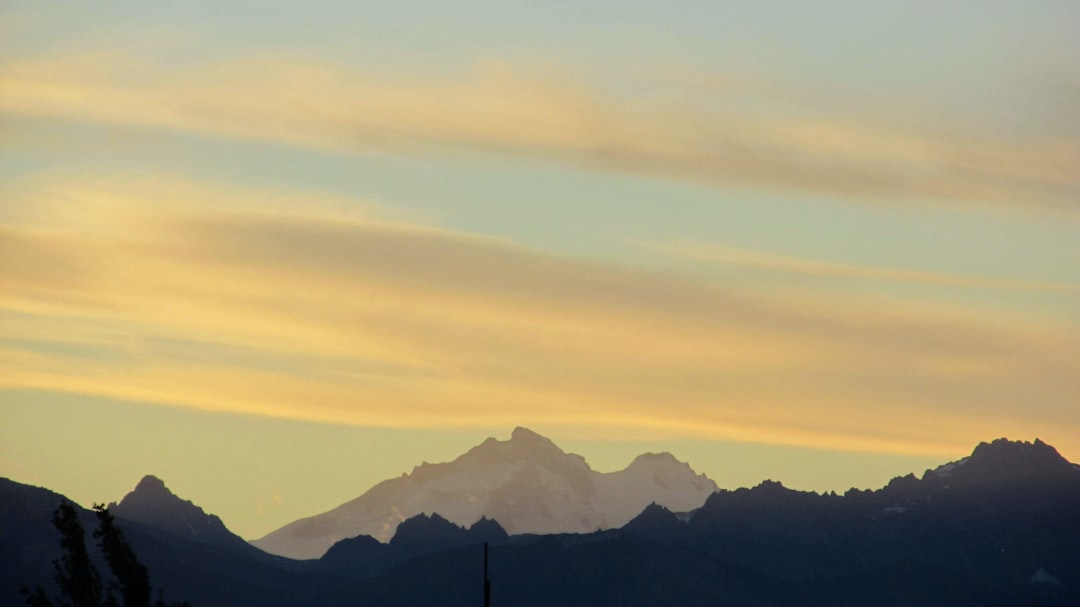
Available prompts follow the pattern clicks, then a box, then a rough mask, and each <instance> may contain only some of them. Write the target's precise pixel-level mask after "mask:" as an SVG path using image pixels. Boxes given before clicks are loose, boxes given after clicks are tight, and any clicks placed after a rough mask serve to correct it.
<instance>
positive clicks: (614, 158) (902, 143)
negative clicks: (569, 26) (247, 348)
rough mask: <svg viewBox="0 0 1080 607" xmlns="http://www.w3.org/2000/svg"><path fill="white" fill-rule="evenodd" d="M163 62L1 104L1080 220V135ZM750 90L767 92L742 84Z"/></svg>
mask: <svg viewBox="0 0 1080 607" xmlns="http://www.w3.org/2000/svg"><path fill="white" fill-rule="evenodd" d="M164 63H165V62H160V63H155V62H154V61H153V59H149V58H136V57H132V56H129V55H124V54H119V53H109V52H100V53H80V54H79V55H78V56H53V57H38V58H31V59H25V60H22V61H14V60H11V61H8V62H6V63H5V64H3V65H2V66H0V90H2V91H3V95H0V111H2V112H3V113H5V114H7V115H9V116H35V117H46V118H56V119H63V120H75V121H93V122H101V123H107V124H120V125H132V126H139V127H146V128H154V129H175V130H180V131H191V132H198V133H207V134H212V135H216V136H220V137H237V138H246V139H258V140H268V141H278V142H283V143H286V144H292V145H301V146H315V147H322V148H331V149H338V150H354V149H363V150H386V151H393V152H398V153H435V152H438V151H440V150H441V151H446V150H481V151H486V152H495V153H504V154H512V155H517V156H519V157H541V158H550V159H555V160H558V161H562V162H566V163H570V164H572V165H575V166H580V167H585V168H600V169H605V170H615V171H625V172H631V173H640V174H648V175H659V176H665V177H671V178H675V179H690V180H695V181H704V182H708V183H717V184H723V185H735V186H746V187H766V188H783V189H789V190H799V191H802V192H807V193H817V194H819V195H827V196H841V197H847V198H849V199H859V200H864V199H868V200H888V201H892V202H894V203H902V204H907V203H910V202H912V201H922V202H924V203H932V202H942V201H954V202H955V201H960V202H965V203H971V204H991V205H1002V204H1004V205H1012V206H1016V207H1022V208H1039V209H1055V210H1058V211H1065V212H1068V213H1070V214H1072V213H1075V212H1076V201H1077V200H1078V199H1080V177H1078V175H1080V171H1077V167H1080V143H1078V142H1077V141H1076V140H1075V137H1074V136H1071V135H1069V134H1068V133H1065V134H1063V135H1061V136H1060V137H1058V138H1047V137H1046V136H1045V135H1043V136H1039V137H1034V136H1033V137H1030V138H1023V137H1018V136H1014V137H1012V138H1005V137H1003V136H995V135H990V134H987V133H969V134H966V135H965V134H956V133H946V132H942V131H940V130H934V129H930V128H925V129H921V130H919V129H917V128H913V127H911V126H910V125H907V124H905V126H903V127H890V126H888V124H887V123H885V122H884V121H872V120H861V121H860V120H856V119H853V118H843V117H841V116H840V115H836V116H828V115H815V116H814V117H806V116H801V115H800V113H799V112H798V111H788V112H785V111H780V110H775V111H768V112H765V111H751V110H748V109H747V106H748V105H751V106H752V105H753V104H747V103H746V102H745V99H744V100H743V101H742V102H741V103H737V104H733V105H731V106H728V105H725V104H724V103H723V98H724V97H723V96H716V95H710V96H709V101H703V102H702V103H697V100H695V99H690V100H684V101H674V100H672V99H666V100H658V99H657V98H656V96H652V97H645V96H642V97H638V96H635V95H633V94H631V93H623V94H618V95H616V94H612V93H605V92H604V91H602V90H600V89H599V88H597V87H592V86H590V85H588V84H587V83H586V81H585V80H584V79H582V78H580V77H575V76H570V75H569V73H568V72H565V71H564V72H561V71H560V70H558V69H550V68H548V69H544V70H539V69H536V68H535V66H521V65H510V64H499V63H490V64H483V65H480V66H478V67H475V68H474V69H467V70H465V71H464V72H462V73H460V74H445V73H444V74H441V75H438V76H426V77H420V76H415V77H404V76H400V75H388V74H385V73H380V72H378V71H376V70H366V71H365V70H363V69H357V68H352V67H350V68H345V67H341V66H339V65H335V64H332V63H328V62H321V61H317V60H298V59H295V58H292V57H250V56H249V57H246V58H242V59H241V58H234V59H225V60H220V61H215V62H205V63H197V64H182V65H172V64H169V65H168V66H166V65H164ZM740 85H741V86H752V85H746V84H741V81H735V83H734V84H731V85H730V86H736V87H737V86H740ZM744 93H745V92H744ZM755 94H761V95H768V94H770V93H769V89H768V87H764V88H762V89H760V90H758V91H751V92H750V93H749V96H751V97H753V95H755ZM744 96H745V94H744ZM661 99H662V98H661ZM718 100H719V101H718ZM766 101H767V100H766ZM785 104H786V105H790V102H789V101H785ZM759 105H760V106H761V107H765V106H768V105H769V104H767V103H762V104H759Z"/></svg>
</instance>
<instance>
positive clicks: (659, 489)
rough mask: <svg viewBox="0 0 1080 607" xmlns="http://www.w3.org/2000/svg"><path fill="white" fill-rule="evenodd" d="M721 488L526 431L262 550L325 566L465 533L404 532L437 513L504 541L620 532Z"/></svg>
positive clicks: (301, 523) (668, 468)
mask: <svg viewBox="0 0 1080 607" xmlns="http://www.w3.org/2000/svg"><path fill="white" fill-rule="evenodd" d="M716 489H717V487H716V483H714V482H713V481H712V480H710V479H709V478H708V477H706V476H705V475H702V474H696V473H695V472H694V471H693V470H692V469H691V468H690V466H689V465H688V464H686V463H684V462H680V461H678V460H677V459H675V457H674V456H673V455H671V454H670V453H649V454H645V455H644V456H641V457H638V458H637V459H635V460H634V462H633V463H632V464H631V465H630V466H628V467H627V468H625V469H623V470H619V471H616V472H598V471H595V470H593V469H592V468H591V467H590V466H589V464H588V463H587V462H586V461H585V458H584V457H582V456H581V455H577V454H574V453H566V452H565V451H563V450H562V449H561V448H560V447H559V446H558V445H556V444H555V443H554V442H553V441H552V440H551V439H549V438H547V437H545V436H542V435H540V434H538V433H537V432H534V431H532V430H530V429H528V428H525V427H522V426H518V427H516V428H514V429H513V431H512V432H511V433H510V438H509V439H506V440H499V439H496V438H488V439H486V440H484V441H483V442H482V443H480V444H478V445H476V446H475V447H472V448H471V449H469V450H468V451H467V452H466V453H464V454H463V455H461V456H459V457H458V458H456V459H454V460H453V461H450V462H445V463H435V464H423V465H421V466H417V467H416V468H414V469H413V471H412V472H411V473H410V474H406V475H402V476H401V477H398V478H395V479H389V480H386V481H383V482H382V483H379V484H378V485H376V486H375V487H372V488H371V489H370V490H369V491H368V492H366V493H364V494H363V495H361V496H359V497H357V498H355V499H353V500H351V501H349V502H347V503H345V504H342V505H341V506H339V507H338V508H336V509H334V510H331V511H329V512H326V513H323V514H319V515H316V516H313V517H309V518H306V519H301V520H298V521H294V522H293V523H290V524H289V525H286V526H285V527H282V528H281V529H279V530H277V531H275V532H273V533H271V534H269V535H267V536H265V537H263V538H260V539H258V540H255V541H254V542H253V543H254V544H255V545H256V546H259V547H260V548H262V549H264V550H266V551H268V552H271V553H274V554H280V555H283V556H290V557H293V558H318V557H319V556H321V555H322V554H324V553H325V552H326V550H327V549H328V548H329V547H330V546H332V545H334V543H335V542H337V541H338V540H341V539H344V538H347V537H354V536H356V535H371V536H372V537H374V538H376V539H378V540H380V541H383V542H387V541H398V542H400V541H403V540H396V539H392V538H397V537H398V535H397V534H396V532H395V530H398V531H397V533H402V534H404V535H402V536H401V537H402V538H407V537H409V536H410V535H417V534H418V535H421V536H427V535H428V533H429V532H430V533H433V534H438V533H440V531H439V530H440V529H441V530H442V531H441V532H445V533H457V531H453V530H450V527H449V526H447V524H442V523H440V522H439V521H438V520H436V521H434V522H432V520H431V518H430V517H427V518H420V519H417V520H415V521H412V522H411V523H409V524H407V525H406V526H405V529H404V530H400V528H399V526H400V525H405V524H406V523H404V522H402V521H406V519H409V518H410V517H415V516H416V515H417V514H420V513H423V512H427V513H435V512H437V513H438V514H439V515H440V518H444V519H445V521H444V523H445V522H446V521H449V523H448V524H449V525H450V526H458V527H461V526H462V525H467V524H469V523H473V522H474V521H477V520H478V519H480V522H479V523H477V524H478V525H479V529H478V530H477V532H480V531H484V532H485V533H487V532H492V533H494V536H499V535H501V534H502V533H507V532H508V533H512V534H527V533H563V532H565V533H587V532H592V531H595V530H597V529H611V528H614V527H619V526H621V525H623V524H625V523H626V522H628V521H630V520H631V519H632V518H634V517H635V516H636V515H638V514H639V513H640V512H641V510H642V509H643V508H644V507H645V506H647V505H648V504H649V503H650V502H657V503H661V504H663V505H665V506H666V507H668V508H672V509H675V510H678V511H686V510H692V509H694V508H697V507H699V506H700V505H701V504H702V503H704V501H705V499H706V498H707V497H708V495H709V494H710V493H712V492H713V491H716ZM482 517H487V518H489V519H494V520H495V521H498V524H497V525H494V524H488V523H485V522H484V520H483V518H482ZM406 522H407V521H406ZM474 526H475V525H474ZM429 527H430V528H429ZM420 531H423V533H420Z"/></svg>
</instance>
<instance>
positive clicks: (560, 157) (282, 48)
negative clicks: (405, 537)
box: [0, 0, 1080, 538]
mask: <svg viewBox="0 0 1080 607" xmlns="http://www.w3.org/2000/svg"><path fill="white" fill-rule="evenodd" d="M1077 31H1080V3H1078V2H1075V1H1074V0H1036V1H1030V0H1028V1H1024V2H1020V1H1017V2H1006V1H996V0H978V1H975V0H956V1H953V2H947V3H946V2H934V3H930V2H918V1H911V0H906V1H903V2H856V1H850V2H837V1H831V2H742V1H734V2H681V1H680V2H676V1H667V2H639V1H636V0H634V1H629V2H595V1H592V0H575V1H573V2H564V1H561V0H559V1H553V2H506V1H504V2H480V1H475V0H474V1H468V2H442V1H438V2H420V1H417V2H382V1H373V2H303V3H299V2H281V1H274V0H260V1H259V2H219V1H214V2H209V1H207V2H197V1H188V2H171V3H161V2H146V1H145V0H139V1H135V0H132V1H130V2H81V3H79V2H72V3H65V2H47V3H43V2H23V1H18V0H7V1H5V2H4V3H3V4H2V5H0V475H2V476H8V477H11V478H13V479H14V480H17V481H20V482H25V483H32V484H38V485H44V486H47V487H49V488H51V489H54V490H57V491H60V492H62V493H65V494H67V495H68V496H69V497H71V498H73V499H76V500H79V501H80V502H82V503H84V504H86V505H88V504H89V503H90V502H93V501H110V500H118V499H119V498H121V497H122V496H123V494H124V493H125V492H127V491H129V490H130V489H131V488H132V487H134V485H135V483H136V482H137V481H138V479H139V478H140V477H141V476H142V475H143V474H147V473H152V474H156V475H158V476H160V477H161V478H163V479H164V480H165V482H166V483H167V484H168V485H169V487H170V488H172V489H173V490H174V491H176V492H177V493H178V494H180V495H181V496H183V497H185V498H187V499H191V500H193V501H194V502H195V503H197V504H198V505H200V506H202V507H203V508H205V509H206V510H208V511H209V512H212V513H215V514H218V515H219V516H221V517H222V519H223V520H224V521H225V523H226V524H227V525H228V526H229V527H230V528H231V529H233V530H234V531H236V532H237V533H239V534H241V535H243V536H244V537H247V538H254V537H258V536H261V535H263V534H265V533H267V532H269V531H271V530H273V529H275V528H277V527H279V526H281V525H283V524H285V523H287V522H290V521H292V520H294V519H296V518H299V517H301V516H307V515H311V514H315V513H317V512H321V511H324V510H327V509H329V508H332V507H334V506H337V505H338V504H340V503H342V502H344V501H346V500H348V499H351V498H353V497H356V496H358V495H360V494H361V493H362V492H363V491H365V490H366V489H368V488H369V487H370V486H371V485H372V484H374V483H375V482H377V481H379V480H382V479H385V478H388V477H393V476H397V475H400V474H401V473H403V472H407V471H409V470H411V468H412V467H413V466H414V465H417V464H419V463H420V462H421V461H423V460H427V461H432V462H434V461H445V460H447V459H450V458H452V457H454V456H455V455H457V454H458V453H460V452H462V451H464V450H465V449H467V448H468V447H470V446H472V445H474V444H476V443H479V442H480V441H481V440H483V439H484V438H485V437H487V436H496V437H498V438H500V439H505V438H507V437H508V436H509V433H510V431H511V429H512V428H513V427H514V426H526V427H529V428H532V429H533V430H536V431H538V432H540V433H542V434H544V435H546V436H548V437H550V438H552V439H553V440H554V441H555V442H556V443H557V444H559V445H560V446H562V447H563V448H565V449H567V450H571V451H574V452H577V453H580V454H582V455H584V456H585V458H586V459H587V460H588V461H589V462H590V463H591V464H592V465H593V467H594V468H597V469H600V470H614V469H618V468H622V467H624V466H625V465H627V464H628V463H629V462H630V460H631V459H632V458H633V456H634V455H636V454H638V453H640V452H643V451H662V450H665V451H671V452H672V453H674V454H675V455H676V456H677V457H679V458H681V459H685V460H688V461H689V462H690V463H691V464H692V465H693V467H694V468H695V469H696V470H697V471H698V472H704V473H706V474H708V475H709V476H710V477H711V478H712V479H714V480H715V481H716V482H717V483H718V484H719V485H720V486H721V487H737V486H742V485H753V484H756V483H757V482H759V481H761V480H762V479H765V478H773V479H776V480H780V481H782V482H784V483H785V484H787V485H789V486H792V487H795V488H799V489H814V490H830V489H834V490H838V491H842V490H844V489H846V488H847V487H850V486H852V485H855V486H860V487H877V486H880V485H882V484H884V483H885V482H887V481H888V479H889V478H891V477H892V476H896V475H900V474H906V473H908V472H916V473H921V472H922V470H924V469H925V468H927V467H929V466H933V465H936V464H940V463H944V462H945V461H949V460H953V459H957V458H959V457H962V456H964V455H966V454H967V453H968V452H970V450H971V448H972V447H973V446H974V445H975V444H976V443H978V442H979V441H981V440H990V439H992V438H995V437H999V436H1007V437H1009V438H1013V439H1024V440H1032V439H1034V438H1035V437H1039V438H1041V439H1043V440H1044V441H1046V442H1049V443H1050V444H1052V445H1055V446H1056V447H1058V449H1059V450H1060V451H1061V452H1062V454H1063V455H1064V456H1065V457H1067V458H1069V459H1070V460H1072V461H1080V36H1077V35H1076V32H1077Z"/></svg>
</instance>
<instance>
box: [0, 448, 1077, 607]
mask: <svg viewBox="0 0 1080 607" xmlns="http://www.w3.org/2000/svg"><path fill="white" fill-rule="evenodd" d="M523 439H527V440H523ZM541 440H546V439H542V437H538V436H537V435H535V434H528V435H526V434H522V432H520V431H519V432H516V433H515V438H512V439H511V440H510V441H488V442H485V443H484V444H483V445H481V446H479V447H477V448H475V449H473V450H472V451H470V452H469V454H466V455H465V456H462V458H459V460H458V461H460V460H462V459H466V458H467V457H469V455H470V454H474V455H473V456H472V457H475V458H477V459H478V460H483V459H484V458H483V457H480V455H483V456H490V455H491V454H492V453H493V452H498V451H500V450H505V451H508V452H514V453H518V454H519V455H520V454H522V453H527V454H529V455H535V454H537V453H547V454H548V455H549V456H552V457H553V458H554V459H553V462H557V461H564V459H563V457H555V456H557V455H558V453H561V452H558V453H557V451H558V450H557V448H554V445H551V444H550V441H547V443H548V447H547V448H545V449H539V448H538V445H540V444H541ZM522 442H524V444H521V443H522ZM485 446H486V448H485ZM534 449H535V450H534ZM475 453H479V455H475ZM563 456H565V457H566V458H569V459H570V460H574V458H575V456H566V454H563ZM639 459H640V458H639ZM644 459H645V464H648V466H647V465H644V464H638V465H637V466H636V467H637V468H638V472H637V473H638V474H644V475H645V476H647V477H649V478H651V479H652V480H653V481H655V482H656V484H658V485H659V484H661V483H660V482H659V481H657V480H656V478H654V477H653V476H650V474H659V478H663V474H665V473H666V472H667V471H668V467H667V464H664V465H660V466H653V467H649V466H652V464H653V463H654V462H652V461H650V460H658V461H661V462H663V461H665V460H667V459H668V458H666V457H664V456H650V457H646V458H644ZM497 460H498V461H502V458H501V457H500V458H497ZM532 464H533V465H536V466H539V464H536V463H532ZM549 464H552V465H553V463H552V462H549ZM439 466H450V464H442V465H439ZM427 467H429V466H422V467H421V468H419V469H423V468H427ZM630 468H631V469H634V468H635V466H631V467H630ZM569 470H580V468H579V467H578V466H576V465H575V466H572V467H571V468H569ZM645 471H652V472H651V473H650V474H646V473H645ZM415 474H416V473H415V472H414V474H413V475H411V476H415ZM552 474H555V473H554V472H552ZM594 474H595V473H594ZM556 476H558V477H559V478H562V477H561V476H559V475H556ZM583 478H589V477H587V476H586V477H583ZM639 478H640V477H639ZM395 480H398V479H395ZM626 482H631V481H626ZM665 482H666V481H665ZM582 486H584V485H582ZM564 488H565V487H564ZM599 491H600V490H599V489H598V490H597V492H598V493H599ZM575 495H576V494H575ZM565 497H566V496H565V495H563V496H562V497H561V498H560V499H562V498H565ZM61 499H63V497H62V496H61V495H59V494H57V493H53V492H52V491H49V490H47V489H41V488H37V487H31V486H28V485H22V484H19V483H17V482H14V481H11V480H7V479H0V522H2V523H3V524H0V604H3V605H8V604H11V605H15V604H19V603H21V602H22V600H21V599H20V598H19V597H18V594H17V592H16V589H17V588H18V585H19V584H24V583H25V584H29V585H31V586H33V585H36V584H42V585H44V586H45V587H46V588H50V587H51V576H52V568H51V565H50V563H51V561H52V560H53V559H56V558H58V556H59V554H60V552H59V547H58V546H57V539H58V536H57V533H56V530H55V529H53V528H52V525H51V524H50V517H51V514H52V511H53V510H54V509H55V508H56V505H57V504H58V503H59V501H60V500H61ZM447 503H450V504H453V503H455V502H452V501H451V502H447ZM554 503H561V502H554ZM568 503H571V504H573V503H574V502H573V501H571V502H568ZM111 509H112V511H113V512H114V514H115V515H116V517H117V520H118V521H119V522H120V524H121V526H122V528H123V530H124V533H125V535H127V537H128V538H129V540H130V542H131V544H132V546H133V547H134V548H135V550H136V553H137V554H138V555H139V557H140V559H142V561H143V562H144V563H145V564H146V565H147V567H148V569H149V571H150V575H151V578H152V582H153V584H154V587H155V588H163V589H164V590H165V595H166V597H167V598H169V599H186V600H189V601H191V602H192V604H193V605H194V606H195V607H225V606H229V607H247V606H250V607H255V606H256V605H258V606H260V607H261V606H281V607H284V606H286V605H288V606H293V607H296V606H300V607H303V606H311V607H314V606H316V605H317V606H320V607H336V606H341V607H344V606H346V605H357V604H361V605H417V606H419V605H432V604H439V605H475V604H481V602H482V594H481V589H482V586H481V585H480V584H479V581H480V564H481V556H482V552H483V550H482V544H483V543H485V542H486V543H488V544H490V545H491V546H492V552H491V556H492V559H491V560H492V567H491V576H492V579H493V580H494V584H493V587H494V590H493V597H494V603H495V604H496V605H518V606H526V607H531V606H536V607H539V606H541V605H553V604H559V605H566V606H569V607H577V606H585V605H609V604H621V605H630V606H642V607H644V606H646V605H658V604H680V605H703V606H704V605H711V606H715V605H732V606H734V605H740V606H741V605H765V606H769V605H792V604H799V605H812V606H822V607H824V606H826V605H828V606H830V607H831V606H833V605H884V606H888V605H897V606H900V605H920V606H928V605H941V606H946V605H948V606H950V607H953V606H956V605H980V606H983V607H985V606H1000V607H1005V606H1012V605H1042V606H1047V607H1049V606H1053V607H1064V606H1071V605H1077V604H1080V466H1077V465H1076V464H1073V463H1070V462H1068V461H1067V460H1065V459H1064V458H1063V457H1061V455H1060V454H1059V453H1058V452H1057V451H1056V450H1055V449H1054V448H1053V447H1052V446H1050V445H1047V444H1045V443H1042V442H1041V441H1038V440H1036V441H1035V442H1033V443H1028V442H1018V441H1008V440H1004V439H998V440H995V441H993V442H990V443H981V444H979V445H978V446H977V447H976V448H975V449H974V450H973V452H972V454H971V455H970V456H969V457H966V458H963V459H961V460H959V461H956V462H951V463H948V464H944V465H942V466H939V467H937V468H934V469H932V470H927V471H926V472H925V473H923V474H922V476H921V477H918V476H916V475H914V474H909V475H907V476H904V477H898V478H895V479H893V481H892V482H890V483H889V484H888V485H887V486H885V487H883V488H881V489H878V490H873V491H871V490H866V491H862V490H857V489H852V490H849V491H847V492H846V493H845V494H843V495H837V494H834V493H829V494H817V493H813V492H801V491H793V490H790V489H787V488H785V487H784V486H783V485H781V484H780V483H776V482H772V481H764V482H762V483H761V484H759V485H757V486H755V487H753V488H742V489H736V490H718V491H716V492H714V493H712V494H711V495H710V496H709V497H708V498H707V500H705V502H704V504H702V505H701V506H700V507H699V508H695V509H691V510H689V511H687V512H683V513H677V512H673V511H672V510H670V509H668V508H665V507H663V506H660V505H656V504H651V505H647V506H646V507H645V508H643V509H642V511H641V512H640V513H639V514H638V515H637V516H634V517H632V519H631V520H630V521H629V522H628V523H627V524H625V525H622V526H621V527H619V528H614V529H609V530H605V531H593V532H589V533H577V534H567V533H563V534H552V535H514V534H508V533H507V532H506V530H505V529H504V528H503V527H502V526H500V524H499V523H498V522H497V521H494V520H491V519H489V518H481V519H479V520H477V521H475V522H474V523H472V524H470V525H457V524H455V523H453V522H451V521H449V520H447V519H446V518H445V517H443V516H440V514H438V513H433V514H419V515H417V516H413V517H410V518H408V519H407V520H406V521H405V522H403V523H401V524H399V525H398V526H397V528H396V532H395V534H394V535H393V537H391V538H390V540H389V542H387V543H384V542H380V541H378V540H376V539H374V538H372V537H369V536H364V535H360V536H357V537H351V538H348V539H343V540H341V541H339V542H337V543H335V544H334V545H333V546H332V548H331V549H330V550H329V551H328V552H327V553H326V554H325V555H323V556H322V557H321V558H319V559H317V560H304V561H298V560H291V559H286V558H282V557H278V556H273V555H270V554H267V553H264V552H261V551H260V550H258V549H256V548H255V547H253V546H250V545H248V544H247V543H245V542H243V540H241V539H240V538H238V537H237V536H235V535H234V534H232V533H231V532H229V531H228V529H227V528H226V527H225V526H224V525H223V524H222V522H221V521H220V520H219V519H218V518H217V517H215V516H213V515H210V514H207V513H205V512H204V511H203V510H202V509H201V508H199V507H198V506H196V505H194V504H192V503H191V502H187V501H185V500H183V499H182V498H180V497H177V496H175V495H173V494H172V493H171V492H170V491H169V490H168V489H167V488H166V487H165V485H164V483H163V482H162V481H161V480H159V479H157V478H155V477H146V478H144V479H143V480H142V481H140V482H139V484H138V486H137V487H136V488H135V490H134V491H133V492H131V493H129V494H128V495H127V496H125V497H124V498H123V499H122V500H121V501H120V502H119V503H118V504H113V505H112V506H111ZM80 511H81V515H82V518H83V519H84V523H83V524H84V526H85V527H87V528H88V529H89V528H90V527H91V526H92V520H93V516H92V514H91V513H90V512H88V511H85V510H81V509H80ZM87 535H88V540H87V541H88V545H91V546H92V544H93V540H92V539H90V538H89V533H88V534H87ZM95 558H98V560H99V562H100V557H95ZM53 591H54V589H50V592H53Z"/></svg>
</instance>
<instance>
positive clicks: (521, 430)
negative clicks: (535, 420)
mask: <svg viewBox="0 0 1080 607" xmlns="http://www.w3.org/2000/svg"><path fill="white" fill-rule="evenodd" d="M510 440H512V441H520V442H542V443H546V444H548V445H554V444H555V443H553V442H551V439H550V438H548V437H546V436H541V435H540V434H538V433H536V432H533V431H532V430H529V429H528V428H525V427H523V426H518V427H516V428H514V430H513V432H511V433H510Z"/></svg>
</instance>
